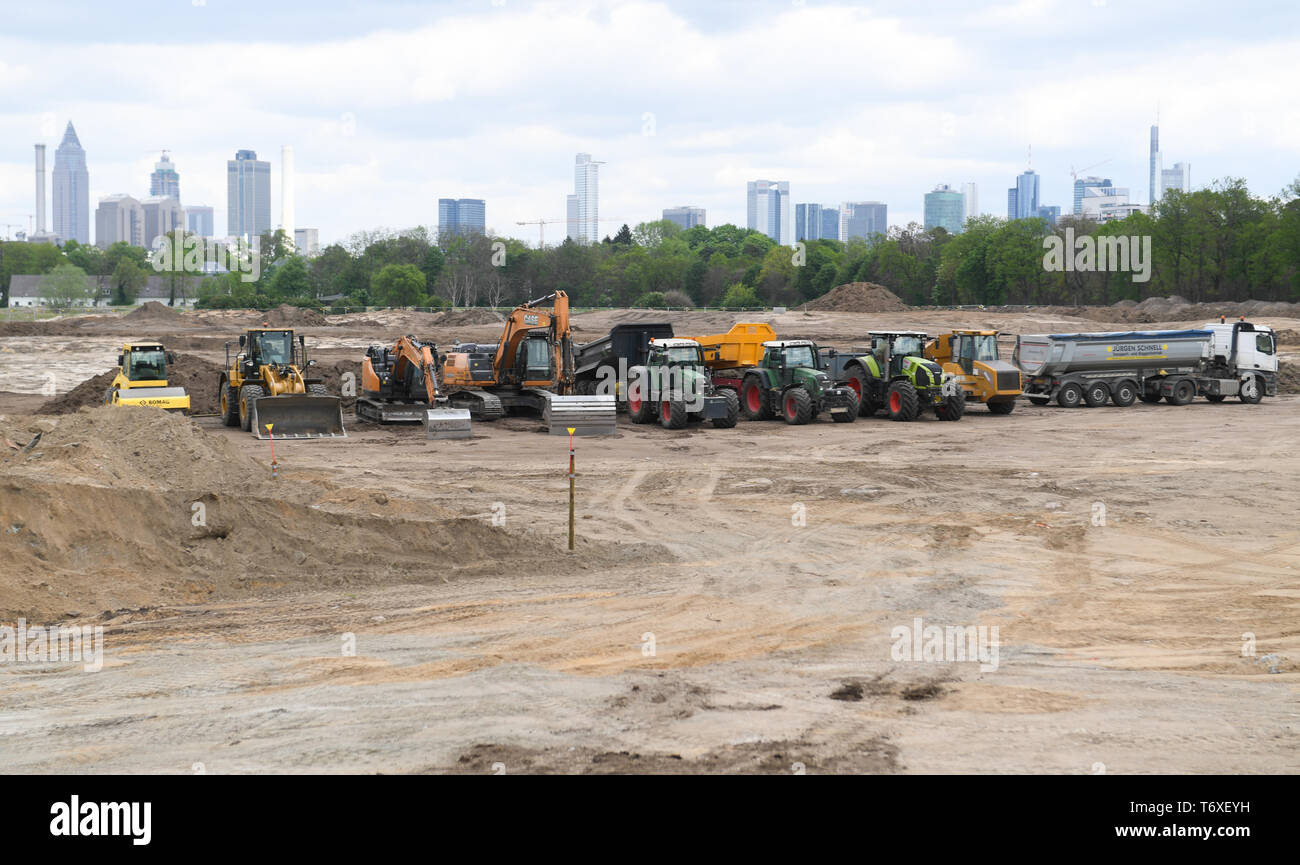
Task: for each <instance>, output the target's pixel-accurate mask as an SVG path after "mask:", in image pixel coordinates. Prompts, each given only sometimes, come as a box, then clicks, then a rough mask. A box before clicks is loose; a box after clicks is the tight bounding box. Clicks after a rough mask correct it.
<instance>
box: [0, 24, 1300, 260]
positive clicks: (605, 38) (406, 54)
mask: <svg viewBox="0 0 1300 865" xmlns="http://www.w3.org/2000/svg"><path fill="white" fill-rule="evenodd" d="M1297 81H1300V4H1297V3H1295V2H1278V3H1242V2H1234V3H1228V2H1224V0H1220V2H1214V3H1200V2H1187V0H1178V2H1173V0H1171V2H1130V0H1022V2H1007V3H994V4H989V5H984V6H979V7H977V5H976V4H974V3H961V2H942V0H941V2H925V0H903V2H893V0H890V2H881V3H871V4H845V3H832V2H820V0H793V2H791V0H784V2H760V0H745V2H731V0H717V2H708V0H697V2H586V3H584V2H565V0H558V2H523V0H463V2H447V3H409V2H405V3H402V2H388V0H370V2H367V3H345V2H338V0H312V2H276V0H261V2H235V0H145V2H135V3H128V2H111V3H109V2H57V0H39V2H32V0H22V2H12V0H0V235H7V234H8V233H9V232H10V231H11V230H14V229H6V228H5V227H4V225H5V224H8V223H13V224H21V225H22V227H23V228H26V226H27V223H28V217H29V215H30V214H32V213H34V204H33V202H34V175H33V169H32V166H33V161H32V156H33V152H32V145H33V144H35V143H37V142H44V143H45V144H47V145H48V147H49V151H48V154H47V164H48V165H49V166H52V165H53V161H54V153H53V151H54V148H55V147H56V146H57V145H58V143H59V140H60V138H61V137H62V134H63V129H64V127H65V126H66V124H67V122H68V121H69V120H71V121H72V122H73V124H74V125H75V126H76V129H77V133H78V135H79V136H80V139H81V143H82V145H83V146H84V147H85V148H86V153H87V162H88V165H89V170H90V195H91V208H92V210H93V209H94V207H95V205H96V204H97V202H98V199H99V198H100V197H102V196H105V195H109V194H111V193H117V192H125V193H129V194H132V195H135V196H136V197H143V196H144V195H147V193H148V183H149V173H150V171H152V170H153V163H154V162H155V161H156V160H157V158H158V153H159V151H160V150H161V149H162V148H167V149H168V150H170V151H171V154H172V159H173V161H174V163H175V164H176V168H177V170H178V171H179V172H180V177H181V181H180V182H181V199H182V202H183V203H184V204H187V205H196V204H208V205H212V206H213V207H214V208H215V210H216V220H217V223H216V224H217V230H218V233H224V228H225V224H226V223H225V220H226V186H225V183H226V175H225V165H226V160H228V159H231V158H233V156H234V152H235V150H237V149H241V148H247V149H253V150H256V151H257V153H258V156H259V158H262V159H267V160H269V161H270V162H271V163H272V201H273V207H272V223H273V224H278V223H279V221H280V200H279V199H280V147H281V145H283V144H291V145H293V147H294V150H295V155H296V161H297V195H296V199H297V216H296V223H297V225H298V227H316V228H319V229H320V232H321V241H322V243H328V242H331V241H334V240H339V239H342V238H344V237H346V236H347V235H348V234H350V233H351V232H353V231H356V230H359V229H369V228H377V227H381V226H382V227H389V228H403V227H408V226H413V225H419V224H424V225H428V226H430V227H432V226H434V225H435V224H436V222H437V199H438V198H439V197H450V198H461V197H465V198H483V199H486V201H487V222H488V226H489V227H491V228H494V229H495V230H496V231H497V232H498V233H501V234H508V235H513V236H516V237H522V238H524V239H527V240H529V241H531V242H536V239H537V228H536V226H519V225H516V224H515V223H516V221H517V220H533V219H537V218H539V217H544V218H560V217H563V216H564V197H565V195H566V194H567V193H570V192H572V191H573V157H574V154H575V153H576V152H579V151H584V152H589V153H591V154H592V155H593V157H594V158H596V159H599V160H604V161H605V163H606V164H605V165H603V166H602V167H601V177H600V193H601V195H600V213H601V216H602V217H603V218H609V219H612V220H616V221H615V222H613V223H609V224H607V225H606V226H603V227H602V233H613V232H614V231H615V230H617V227H618V222H624V221H625V222H629V223H632V224H635V223H637V222H641V221H645V220H649V219H657V218H659V217H660V215H661V211H662V209H663V208H665V207H670V206H674V205H682V204H689V205H696V206H700V207H705V208H707V210H708V224H709V225H718V224H721V223H724V222H733V223H736V224H738V225H743V224H744V222H745V182H746V181H747V180H754V179H759V178H762V179H767V180H787V181H789V183H790V190H791V197H792V199H793V201H794V202H796V203H798V202H822V203H828V204H835V203H838V202H840V201H846V200H848V201H861V200H880V201H884V202H886V203H887V204H888V205H889V221H890V223H891V224H905V223H907V222H909V221H912V220H916V221H920V220H921V212H922V196H923V195H924V194H925V193H926V192H927V191H929V190H930V189H932V188H933V187H934V186H935V185H936V184H938V183H951V184H953V185H959V184H961V183H964V182H969V181H974V182H976V183H978V184H979V196H980V209H981V211H983V212H985V213H994V214H997V215H1000V216H1005V213H1006V190H1007V187H1008V186H1010V185H1011V184H1012V182H1013V178H1014V175H1015V174H1017V173H1019V172H1021V171H1023V170H1025V168H1026V166H1027V160H1028V153H1027V151H1028V148H1029V146H1030V145H1031V144H1032V147H1033V150H1032V159H1033V163H1032V167H1033V168H1034V169H1035V170H1036V171H1037V172H1038V173H1039V174H1040V175H1042V196H1041V198H1042V201H1041V203H1043V204H1059V205H1061V206H1062V209H1063V210H1064V211H1068V210H1069V209H1070V204H1071V192H1070V188H1071V182H1072V181H1071V178H1070V170H1071V166H1074V167H1075V168H1078V169H1083V168H1084V167H1086V166H1090V165H1092V164H1094V163H1098V162H1101V161H1103V160H1108V161H1107V162H1105V164H1104V165H1101V166H1100V167H1098V168H1096V169H1093V170H1092V171H1089V172H1088V173H1095V174H1101V175H1103V176H1106V177H1110V178H1112V179H1113V180H1114V181H1115V182H1116V183H1117V184H1118V185H1121V186H1128V187H1130V189H1131V191H1132V200H1134V201H1136V202H1139V203H1146V201H1147V137H1148V128H1149V126H1150V124H1151V123H1152V122H1153V121H1154V119H1155V115H1156V110H1157V106H1158V107H1159V112H1160V127H1161V145H1162V150H1163V151H1164V158H1165V165H1166V167H1168V166H1170V165H1172V164H1173V163H1174V162H1176V161H1181V162H1189V163H1190V164H1191V167H1192V183H1193V186H1196V187H1199V186H1204V185H1208V184H1209V183H1210V182H1212V181H1213V180H1214V179H1216V178H1221V177H1226V176H1235V177H1242V178H1245V179H1246V181H1247V182H1248V184H1249V185H1250V188H1251V190H1252V191H1253V192H1254V193H1256V194H1258V195H1266V196H1267V195H1275V194H1276V193H1277V192H1278V191H1279V190H1280V189H1281V188H1282V187H1283V186H1284V185H1286V184H1287V183H1288V182H1290V181H1291V180H1292V179H1294V178H1295V177H1296V176H1297V174H1300V88H1297ZM48 190H49V185H48V183H47V194H48ZM48 220H49V217H48V216H47V221H48ZM91 225H92V231H93V225H94V220H93V217H92V219H91ZM548 229H549V231H548V240H558V239H559V238H560V237H562V236H563V232H564V227H563V225H562V224H560V225H555V226H548Z"/></svg>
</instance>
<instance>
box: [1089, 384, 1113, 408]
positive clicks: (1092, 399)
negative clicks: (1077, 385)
mask: <svg viewBox="0 0 1300 865" xmlns="http://www.w3.org/2000/svg"><path fill="white" fill-rule="evenodd" d="M1109 397H1110V388H1108V387H1106V382H1104V381H1090V382H1088V386H1087V387H1086V388H1084V391H1083V401H1084V402H1085V403H1087V404H1088V408H1096V407H1097V406H1099V405H1105V404H1106V400H1107V399H1108V398H1109Z"/></svg>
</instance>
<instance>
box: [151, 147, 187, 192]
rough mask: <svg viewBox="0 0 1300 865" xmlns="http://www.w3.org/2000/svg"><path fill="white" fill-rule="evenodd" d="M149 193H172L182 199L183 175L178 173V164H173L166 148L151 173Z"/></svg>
mask: <svg viewBox="0 0 1300 865" xmlns="http://www.w3.org/2000/svg"><path fill="white" fill-rule="evenodd" d="M149 194H150V195H170V196H171V197H172V198H175V199H176V200H178V201H179V200H180V197H181V176H180V175H179V174H177V173H176V166H175V165H173V164H172V161H171V157H169V156H168V155H167V151H166V150H164V151H163V152H162V158H161V159H159V160H158V161H157V162H155V163H154V166H153V174H150V175H149Z"/></svg>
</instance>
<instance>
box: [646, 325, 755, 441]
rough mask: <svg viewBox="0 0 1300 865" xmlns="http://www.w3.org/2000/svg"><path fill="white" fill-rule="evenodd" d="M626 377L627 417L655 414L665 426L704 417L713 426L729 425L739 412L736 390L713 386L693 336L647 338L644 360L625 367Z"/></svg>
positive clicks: (648, 418) (648, 417) (651, 417)
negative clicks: (685, 337) (627, 368)
mask: <svg viewBox="0 0 1300 865" xmlns="http://www.w3.org/2000/svg"><path fill="white" fill-rule="evenodd" d="M627 381H628V385H627V410H628V415H629V416H630V417H631V418H632V422H633V423H650V422H651V421H653V420H655V419H656V418H658V420H659V423H660V425H661V426H663V427H665V428H666V429H682V428H683V427H685V426H686V424H687V423H688V422H689V421H703V420H707V421H709V422H711V423H712V424H713V426H714V427H715V428H717V429H730V428H732V427H734V426H735V425H736V421H737V419H738V418H739V416H740V399H739V397H737V396H736V392H735V391H734V390H729V389H718V388H716V387H715V386H714V384H713V376H712V374H711V373H710V372H709V369H708V367H706V366H705V365H704V350H703V349H702V348H700V344H699V343H698V342H696V341H695V340H693V339H682V338H680V337H678V338H672V337H665V338H655V339H651V340H650V341H649V342H648V344H647V351H646V361H645V363H644V364H639V365H637V366H634V367H631V368H630V369H629V370H628V374H627Z"/></svg>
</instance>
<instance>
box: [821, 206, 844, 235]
mask: <svg viewBox="0 0 1300 865" xmlns="http://www.w3.org/2000/svg"><path fill="white" fill-rule="evenodd" d="M820 236H821V239H822V240H843V239H844V238H842V237H840V209H839V208H838V207H827V206H826V205H824V204H823V205H822V231H821V235H820Z"/></svg>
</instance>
